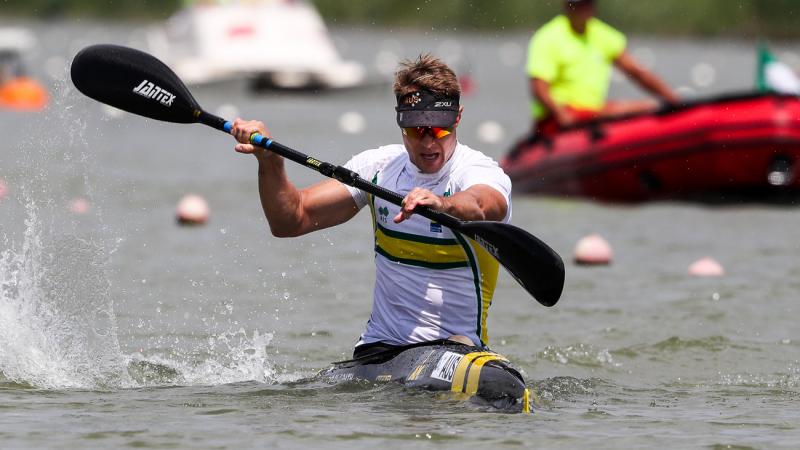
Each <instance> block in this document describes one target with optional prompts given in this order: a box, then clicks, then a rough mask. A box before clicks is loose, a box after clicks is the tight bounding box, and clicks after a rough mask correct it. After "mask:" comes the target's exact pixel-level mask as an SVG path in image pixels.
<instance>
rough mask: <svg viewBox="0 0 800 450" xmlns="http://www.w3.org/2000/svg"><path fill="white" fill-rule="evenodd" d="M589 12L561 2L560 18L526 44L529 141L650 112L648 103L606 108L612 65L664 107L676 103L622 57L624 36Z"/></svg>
mask: <svg viewBox="0 0 800 450" xmlns="http://www.w3.org/2000/svg"><path fill="white" fill-rule="evenodd" d="M594 12H595V2H594V0H564V14H562V15H558V16H556V17H555V18H554V19H552V20H550V22H548V23H546V24H545V25H544V26H542V27H541V28H540V29H539V30H538V31H537V32H536V33H535V34H534V35H533V37H532V38H531V41H530V45H529V48H528V62H527V65H526V71H527V73H528V76H529V77H530V89H531V93H532V95H533V105H532V113H533V119H534V121H535V124H534V134H535V135H540V136H541V135H543V136H548V135H552V134H554V133H556V132H557V131H558V130H559V129H561V128H564V127H567V126H570V125H573V124H575V123H577V122H579V121H582V120H588V119H592V118H597V117H607V116H613V115H619V114H627V113H634V112H644V111H648V110H652V109H655V108H656V106H657V104H656V103H655V102H653V101H649V100H644V101H616V102H606V95H607V93H608V85H609V81H610V79H611V70H612V68H611V65H612V63H613V64H614V65H615V66H616V67H617V68H619V69H620V70H622V71H623V72H624V73H625V74H627V75H628V76H629V77H630V78H632V79H633V80H634V81H636V82H637V84H639V85H640V86H641V87H643V88H644V89H646V90H647V91H649V92H650V93H652V94H654V95H655V96H657V97H659V98H660V99H662V100H663V101H664V102H667V103H670V104H674V103H677V102H678V101H679V100H678V96H677V95H675V93H674V92H673V91H672V89H670V87H669V86H668V85H667V84H666V83H664V82H663V81H662V80H661V79H659V78H658V77H657V76H656V75H655V74H654V73H652V72H650V71H649V70H647V69H645V68H644V67H643V66H641V65H640V64H639V63H637V62H636V60H635V59H634V58H633V57H632V56H631V55H630V54H629V53H628V52H627V50H626V44H627V43H626V39H625V35H623V34H622V33H621V32H619V31H617V30H616V29H614V28H613V27H611V26H610V25H608V24H606V23H604V22H602V21H600V19H597V18H596V17H594Z"/></svg>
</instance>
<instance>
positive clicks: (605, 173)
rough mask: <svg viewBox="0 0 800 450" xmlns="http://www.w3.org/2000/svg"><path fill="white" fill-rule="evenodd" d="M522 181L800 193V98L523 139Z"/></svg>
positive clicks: (596, 124)
mask: <svg viewBox="0 0 800 450" xmlns="http://www.w3.org/2000/svg"><path fill="white" fill-rule="evenodd" d="M501 164H502V167H503V168H504V169H505V171H506V173H508V175H509V176H510V177H511V180H512V182H513V186H514V191H515V192H520V193H529V194H541V195H551V196H567V197H583V198H589V199H593V200H598V201H607V202H642V201H649V200H666V199H679V200H680V199H685V200H699V201H704V202H727V201H740V200H766V201H770V200H780V201H783V200H786V199H793V198H794V197H796V196H797V195H798V194H800V98H798V97H797V96H794V95H786V94H777V93H743V94H731V95H725V96H721V97H716V98H711V99H702V100H697V101H693V102H690V103H687V104H684V105H680V106H670V107H664V108H662V109H660V110H657V111H653V112H649V113H644V114H635V115H628V116H624V117H615V118H608V119H603V120H595V121H591V122H587V123H583V124H580V125H578V126H574V127H571V128H569V129H566V130H564V131H562V132H559V133H558V134H556V135H555V136H552V137H536V136H530V137H525V138H523V139H521V140H520V141H519V142H517V144H516V145H515V146H514V148H513V149H512V150H511V151H510V152H509V153H508V155H507V156H506V157H505V158H504V160H503V161H502V163H501Z"/></svg>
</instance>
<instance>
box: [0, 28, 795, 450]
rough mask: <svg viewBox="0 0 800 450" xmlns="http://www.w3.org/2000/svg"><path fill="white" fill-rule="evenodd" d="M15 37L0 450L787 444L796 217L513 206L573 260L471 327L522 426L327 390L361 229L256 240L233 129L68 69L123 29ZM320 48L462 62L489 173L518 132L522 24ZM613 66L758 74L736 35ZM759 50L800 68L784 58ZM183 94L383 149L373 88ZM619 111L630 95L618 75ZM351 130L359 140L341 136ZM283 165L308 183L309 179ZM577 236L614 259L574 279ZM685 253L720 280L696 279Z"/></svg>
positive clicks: (257, 225) (1, 262)
mask: <svg viewBox="0 0 800 450" xmlns="http://www.w3.org/2000/svg"><path fill="white" fill-rule="evenodd" d="M33 26H34V27H35V29H36V31H37V35H38V36H39V38H40V43H41V44H42V45H41V47H40V48H39V50H38V52H37V53H36V54H35V55H34V63H35V65H34V73H35V74H37V75H39V76H41V77H42V78H43V79H45V80H47V81H48V83H50V85H51V86H52V90H53V96H54V99H53V102H52V105H51V107H50V108H49V109H48V110H47V111H46V112H44V113H42V114H13V113H9V112H0V136H2V143H1V144H0V178H2V179H4V180H6V182H7V184H8V187H9V194H8V198H6V199H5V200H4V201H2V202H0V252H2V253H1V254H0V447H2V448H42V447H59V448H64V447H72V448H89V447H104V448H105V447H124V446H128V447H143V448H164V447H184V448H185V447H192V448H222V447H228V448H230V447H236V448H253V447H260V448H265V447H268V448H300V447H302V448H317V447H322V446H325V447H326V448H331V449H338V448H348V449H349V448H376V447H384V448H454V449H455V448H459V449H460V448H479V447H480V448H485V447H492V448H520V447H533V446H536V447H548V448H550V447H564V448H574V447H593V448H627V447H638V448H643V447H670V448H715V449H716V448H720V449H722V448H779V447H785V448H797V447H798V446H800V426H799V425H798V423H800V412H798V407H797V405H798V401H799V400H800V327H798V317H800V316H799V315H798V313H800V311H799V309H800V307H799V306H798V305H797V299H798V292H800V281H799V280H800V264H799V263H798V261H799V260H798V256H797V255H798V251H799V250H800V210H798V209H797V208H796V207H790V206H763V205H755V204H753V205H739V206H726V207H709V206H703V205H696V204H688V203H656V204H645V205H640V206H611V205H600V204H594V203H590V202H585V201H576V200H563V199H547V198H533V197H524V196H517V197H515V199H514V218H513V223H514V224H515V225H517V226H519V227H522V228H524V229H526V230H528V231H530V232H532V233H534V234H535V235H537V236H538V237H540V238H541V239H543V240H544V241H545V242H548V243H549V244H550V245H551V246H552V247H553V248H555V249H556V250H557V251H559V252H560V253H561V254H562V255H563V256H564V257H565V260H566V261H567V282H566V287H565V291H564V295H563V297H562V299H561V301H560V303H559V304H558V305H557V306H556V307H554V308H551V309H548V308H544V307H542V306H540V305H538V304H537V303H536V302H535V301H534V300H533V299H532V298H530V297H529V296H528V295H527V294H526V293H525V292H524V290H522V289H521V288H520V287H519V286H518V285H517V284H516V283H515V282H514V281H513V279H511V277H509V276H508V275H507V274H505V273H504V274H503V275H501V278H500V281H499V286H498V292H497V294H496V298H495V301H494V305H493V306H492V310H491V314H490V316H489V323H488V325H489V332H490V335H491V345H492V347H493V349H494V350H496V351H498V352H500V353H503V354H504V355H506V356H508V357H509V358H510V359H511V360H512V361H513V362H514V363H515V364H516V365H517V366H518V367H519V368H521V369H522V370H523V371H524V373H525V376H526V379H527V382H528V385H529V386H530V387H531V388H532V389H533V390H534V391H535V392H536V394H537V397H538V402H537V404H536V405H535V412H534V414H532V415H522V414H517V415H509V414H499V413H493V412H487V411H484V410H480V409H477V408H475V407H473V406H470V405H469V404H465V403H462V402H459V401H457V400H455V399H450V398H440V397H438V396H434V395H432V394H429V393H425V392H415V391H408V390H404V389H402V388H400V387H398V386H396V385H393V384H379V385H361V384H355V385H354V384H344V385H329V384H327V383H324V382H322V381H320V380H317V379H315V378H314V376H315V374H316V373H317V372H318V371H319V370H320V369H323V368H324V367H326V365H327V364H328V363H330V362H331V361H335V360H341V359H345V358H347V357H348V356H349V354H350V352H351V350H352V345H353V344H354V343H355V341H356V339H357V337H358V335H359V334H360V333H361V331H362V329H363V327H364V324H365V322H366V319H367V317H368V315H369V310H370V306H371V298H370V297H371V292H372V285H373V280H374V276H373V261H372V260H373V252H372V243H371V240H372V238H371V235H372V234H371V229H370V223H369V220H368V217H367V214H366V213H364V212H362V213H361V214H359V215H358V216H357V217H356V218H355V219H354V220H352V221H351V222H349V223H347V224H345V225H343V226H340V227H338V228H335V229H332V230H326V231H322V232H318V233H315V234H312V235H309V236H305V237H302V238H297V239H277V238H273V237H271V235H270V234H269V232H268V229H267V227H266V223H265V220H264V218H263V216H262V213H261V210H260V205H259V201H258V194H257V191H256V165H255V160H254V158H252V157H249V156H243V155H239V154H235V153H234V152H233V150H232V147H233V141H232V139H230V138H229V137H227V136H225V135H224V134H221V133H218V132H214V131H213V130H211V129H208V128H205V127H202V126H199V125H175V124H164V123H157V122H153V121H149V120H145V119H141V118H138V117H134V116H131V115H127V114H122V115H119V114H116V113H114V112H112V111H108V110H107V109H105V108H103V107H102V106H101V105H99V104H97V103H95V102H93V101H90V100H88V99H86V98H84V97H82V96H81V95H80V94H79V93H77V92H76V90H75V89H74V88H73V87H72V86H71V84H70V82H69V81H68V77H67V73H68V72H67V68H66V63H67V62H68V61H69V60H70V59H71V57H72V56H73V55H74V54H75V53H76V52H77V50H79V49H80V48H82V47H83V46H85V45H88V44H91V43H99V42H115V43H122V44H128V43H133V44H136V43H138V42H141V36H142V33H141V31H140V30H139V29H137V28H136V27H132V26H117V27H114V28H109V27H104V26H100V25H97V24H92V23H48V24H33ZM334 35H335V38H336V42H337V44H338V45H339V46H340V48H341V49H342V51H343V53H344V54H345V55H346V56H347V57H349V58H353V59H356V60H359V61H362V62H364V63H365V64H366V65H367V66H368V67H369V69H370V70H371V71H372V72H374V73H378V68H379V67H385V66H387V65H391V64H392V63H393V61H395V60H396V57H397V56H404V57H407V56H414V55H416V54H417V53H419V52H420V51H425V50H431V51H433V52H435V53H438V54H442V55H446V56H447V57H448V58H451V59H452V60H456V59H457V58H456V57H457V56H458V55H459V54H460V55H462V58H460V60H459V61H458V63H457V64H456V67H457V68H458V69H459V71H460V72H462V73H469V74H471V75H472V77H473V79H474V82H475V86H476V89H475V92H474V93H473V94H472V95H469V96H466V97H465V98H464V100H463V103H464V104H465V108H466V111H465V115H464V120H463V122H462V126H461V127H460V128H459V137H460V139H461V140H462V141H463V142H465V143H467V144H469V145H471V146H473V147H475V148H478V149H481V150H483V151H484V152H485V153H487V154H489V155H491V156H493V157H495V158H497V159H499V158H501V157H502V156H503V154H504V152H505V151H506V149H507V148H508V147H509V146H510V145H511V143H512V142H513V140H514V139H515V138H516V137H517V136H518V135H520V134H522V132H523V131H524V130H525V129H526V128H527V127H528V119H527V100H526V99H527V90H526V81H525V79H524V77H523V72H522V68H521V66H522V64H523V61H522V56H523V53H524V48H525V45H526V43H527V39H528V36H527V35H526V34H524V33H498V34H482V35H467V34H458V33H453V32H438V31H437V32H434V31H431V32H425V31H414V32H412V31H396V30H395V31H392V30H374V29H350V28H348V29H336V30H334ZM630 48H631V49H632V50H633V51H634V54H636V55H637V56H639V57H640V59H641V60H642V61H645V62H647V63H648V64H651V65H652V67H653V68H654V69H655V70H656V71H658V72H659V73H661V74H662V75H663V76H664V78H665V79H666V80H667V81H669V82H670V83H671V84H673V85H674V86H679V87H682V89H681V92H682V93H684V95H687V96H703V95H712V94H716V93H722V92H729V91H732V90H747V89H749V88H750V87H751V86H752V84H753V76H754V71H755V51H754V43H752V42H733V41H688V40H671V41H664V40H661V39H644V38H633V39H632V40H631V43H630ZM775 50H776V51H777V53H778V54H779V55H781V56H783V57H784V59H785V60H786V61H787V62H789V63H790V64H796V63H797V57H796V55H795V54H794V53H792V52H791V50H792V45H790V44H783V45H778V46H776V48H775ZM387 61H388V62H389V64H387ZM195 94H196V97H197V98H198V100H199V101H200V103H201V104H202V105H203V106H204V107H205V108H206V109H208V110H209V111H212V112H220V113H223V114H225V115H232V114H236V113H237V112H238V114H240V115H242V116H246V117H253V118H259V119H262V120H264V121H265V122H267V124H268V125H269V126H270V128H271V130H272V131H273V133H274V135H275V137H276V139H277V140H279V141H281V142H283V143H284V144H286V145H289V146H291V147H294V148H297V149H298V150H301V151H303V152H305V153H308V154H311V155H313V156H316V157H317V158H319V159H322V160H327V161H330V162H335V163H344V162H345V161H346V160H347V159H348V158H349V157H350V156H351V155H353V154H355V153H357V152H359V151H361V150H363V149H367V148H372V147H375V146H377V145H380V144H385V143H390V142H399V139H400V135H399V133H398V131H397V129H396V125H395V123H394V111H393V97H392V95H391V93H390V88H389V86H388V85H378V86H372V87H369V88H365V89H362V90H351V91H346V92H337V93H323V94H286V93H266V94H261V95H256V96H253V95H249V94H247V92H246V91H245V90H244V89H242V88H241V86H235V85H232V86H222V87H217V88H202V89H198V90H195ZM612 95H613V96H616V97H620V96H630V95H639V94H638V93H637V91H635V89H633V88H632V87H630V85H628V84H626V83H625V82H621V81H615V82H614V84H613V86H612ZM346 112H356V113H358V114H360V115H361V116H363V118H365V122H366V128H365V129H364V130H363V131H361V132H360V133H356V134H348V133H345V132H343V131H341V129H340V126H339V120H340V118H341V117H342V115H343V114H344V113H346ZM487 122H493V123H489V125H486V123H487ZM497 125H499V128H498V126H497ZM479 130H483V132H482V133H479ZM487 130H488V131H487ZM492 131H494V133H492ZM493 134H494V135H493ZM287 164H288V163H287ZM289 171H290V174H291V176H292V178H293V179H294V180H295V181H296V182H297V183H298V184H300V185H305V184H309V183H312V182H315V181H317V180H319V179H320V177H319V175H318V174H316V173H314V172H311V171H309V170H307V169H305V168H302V167H299V166H297V165H293V164H290V165H289ZM187 193H197V194H200V195H202V196H204V197H205V198H206V199H207V200H208V202H209V204H210V206H211V209H212V215H211V219H210V222H209V223H208V224H207V225H206V226H202V227H195V228H183V227H179V226H177V225H176V224H175V221H174V210H175V205H176V204H177V202H178V200H179V199H180V198H181V197H182V196H183V195H185V194H187ZM75 198H85V199H88V201H89V202H90V205H91V209H90V211H89V212H88V213H87V214H74V213H71V212H70V211H69V204H70V202H71V201H72V200H73V199H75ZM591 232H597V233H600V234H602V235H603V236H604V237H606V239H608V241H609V242H610V243H611V244H612V246H613V247H614V251H615V261H614V263H613V264H612V265H610V266H607V267H599V268H586V267H579V266H575V265H573V264H572V263H571V262H570V256H571V253H572V250H573V247H574V245H575V243H576V241H577V240H578V239H579V238H580V237H582V236H584V235H586V234H589V233H591ZM704 256H713V257H714V258H716V259H717V260H718V261H720V262H721V263H722V264H723V265H724V266H725V269H726V274H725V276H723V277H718V278H691V277H689V276H688V275H687V267H688V266H689V265H690V264H691V263H692V262H693V261H695V260H697V259H699V258H701V257H704Z"/></svg>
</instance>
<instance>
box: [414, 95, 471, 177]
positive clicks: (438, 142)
mask: <svg viewBox="0 0 800 450" xmlns="http://www.w3.org/2000/svg"><path fill="white" fill-rule="evenodd" d="M463 110H464V107H463V106H462V107H461V108H460V110H459V111H458V117H457V118H456V123H455V124H453V126H452V127H450V128H433V127H416V128H405V129H401V132H402V135H403V144H405V146H406V151H407V152H408V156H409V158H410V159H411V162H412V163H414V165H415V166H417V168H418V169H419V170H420V172H422V173H436V172H438V171H439V170H441V169H442V167H444V165H445V164H446V163H447V161H449V160H450V157H452V156H453V153H454V152H455V151H456V143H457V141H456V128H457V127H458V123H459V122H460V121H461V112H462V111H463Z"/></svg>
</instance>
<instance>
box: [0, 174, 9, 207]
mask: <svg viewBox="0 0 800 450" xmlns="http://www.w3.org/2000/svg"><path fill="white" fill-rule="evenodd" d="M6 197H8V185H7V184H6V182H5V180H3V179H2V178H0V202H2V201H3V200H5V199H6Z"/></svg>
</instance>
